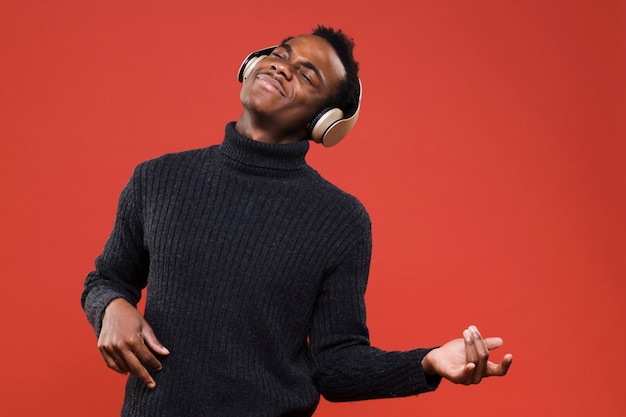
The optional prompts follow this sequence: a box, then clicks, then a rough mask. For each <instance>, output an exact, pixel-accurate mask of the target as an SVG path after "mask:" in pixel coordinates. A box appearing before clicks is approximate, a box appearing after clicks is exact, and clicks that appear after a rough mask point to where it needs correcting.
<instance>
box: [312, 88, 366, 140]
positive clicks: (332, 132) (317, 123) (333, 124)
mask: <svg viewBox="0 0 626 417" xmlns="http://www.w3.org/2000/svg"><path fill="white" fill-rule="evenodd" d="M358 81H359V100H358V102H357V107H356V110H355V111H354V113H353V114H352V115H351V116H349V117H346V118H344V113H343V111H342V110H341V109H339V108H336V107H332V108H330V107H329V108H326V109H324V110H322V111H321V112H320V113H319V114H318V115H317V116H316V117H315V119H313V121H312V122H311V123H310V124H309V129H308V130H309V136H311V139H313V140H314V141H315V142H317V143H321V144H322V145H324V146H325V147H327V148H330V147H331V146H335V145H336V144H338V143H339V142H340V141H341V139H343V138H344V137H346V135H347V134H348V133H349V132H350V130H351V129H352V128H353V127H354V125H355V123H356V121H357V120H358V119H359V112H360V111H361V97H362V94H363V87H362V85H361V80H360V79H359V80H358Z"/></svg>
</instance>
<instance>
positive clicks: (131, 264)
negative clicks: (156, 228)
mask: <svg viewBox="0 0 626 417" xmlns="http://www.w3.org/2000/svg"><path fill="white" fill-rule="evenodd" d="M139 177H140V168H139V167H138V168H137V169H136V170H135V172H134V174H133V176H132V177H131V179H130V181H129V182H128V183H127V184H126V186H125V187H124V189H123V191H122V193H121V195H120V198H119V202H118V207H117V214H116V218H115V224H114V226H113V230H112V232H111V234H110V235H109V238H108V239H107V242H106V244H105V246H104V250H103V251H102V253H101V254H100V256H98V258H97V259H96V261H95V270H94V271H92V272H90V273H89V274H88V275H87V278H86V280H85V284H84V290H83V294H82V297H81V304H82V307H83V310H84V311H85V314H86V316H87V319H88V321H89V323H90V324H91V325H92V326H93V328H94V330H95V332H96V335H97V336H99V335H100V329H101V326H102V315H103V313H104V310H105V308H106V307H107V305H108V304H109V303H110V302H111V301H112V300H113V299H115V298H124V299H126V300H127V301H128V302H130V303H131V304H133V305H137V303H138V302H139V299H140V298H141V290H142V289H143V288H144V287H145V286H146V282H147V276H148V267H149V261H148V259H149V258H148V253H147V250H146V248H145V247H144V243H143V242H144V239H143V236H144V233H143V231H144V228H143V224H142V220H141V218H142V216H141V205H140V204H139V201H140V200H139V193H138V188H139V184H140V178H139Z"/></svg>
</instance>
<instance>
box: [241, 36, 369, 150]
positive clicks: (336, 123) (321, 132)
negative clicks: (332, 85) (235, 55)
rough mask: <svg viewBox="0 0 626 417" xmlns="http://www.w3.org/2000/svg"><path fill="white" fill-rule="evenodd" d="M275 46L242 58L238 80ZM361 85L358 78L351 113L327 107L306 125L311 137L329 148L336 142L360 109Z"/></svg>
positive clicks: (347, 130)
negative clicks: (357, 93) (355, 100)
mask: <svg viewBox="0 0 626 417" xmlns="http://www.w3.org/2000/svg"><path fill="white" fill-rule="evenodd" d="M275 48H276V46H272V47H270V48H264V49H260V50H258V51H254V52H252V53H251V54H250V55H248V56H247V57H246V59H244V60H243V62H242V64H241V66H240V67H239V73H238V77H237V78H238V80H239V82H240V83H242V82H244V81H245V79H246V78H248V76H249V75H250V73H251V72H252V70H253V69H254V67H255V66H256V65H257V64H258V63H259V62H260V61H262V60H263V59H264V58H265V57H267V56H268V55H270V54H271V53H272V51H273V50H274V49H275ZM361 95H362V86H361V80H360V79H359V101H358V103H357V106H356V110H355V111H354V113H353V114H352V115H349V116H347V117H345V115H344V114H343V110H341V109H340V108H338V107H328V108H325V109H324V110H322V111H321V112H320V113H319V114H318V115H317V116H315V118H314V119H313V121H312V122H311V123H309V125H308V126H307V132H308V133H309V136H311V139H313V140H314V141H315V142H317V143H321V144H322V145H324V146H325V147H327V148H329V147H331V146H335V145H336V144H338V143H339V142H340V141H341V139H343V138H344V137H345V136H346V135H347V134H348V132H350V130H351V129H352V127H353V126H354V125H355V123H356V121H357V119H358V118H359V110H360V109H361Z"/></svg>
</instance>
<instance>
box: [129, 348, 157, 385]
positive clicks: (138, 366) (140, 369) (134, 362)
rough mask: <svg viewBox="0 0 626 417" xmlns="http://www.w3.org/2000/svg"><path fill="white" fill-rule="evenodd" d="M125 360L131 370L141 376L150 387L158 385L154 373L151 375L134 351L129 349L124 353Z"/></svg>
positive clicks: (138, 376)
mask: <svg viewBox="0 0 626 417" xmlns="http://www.w3.org/2000/svg"><path fill="white" fill-rule="evenodd" d="M124 362H125V364H126V367H127V368H128V370H129V372H130V373H131V374H133V375H135V376H136V377H137V378H139V379H140V380H141V381H142V382H143V383H144V384H146V386H147V387H148V388H154V387H155V386H156V383H155V382H154V379H153V378H152V375H150V373H149V372H148V370H147V369H146V368H145V367H144V366H143V364H142V363H141V362H140V361H139V359H138V357H137V356H136V355H135V354H134V353H133V352H132V351H127V352H126V353H125V354H124Z"/></svg>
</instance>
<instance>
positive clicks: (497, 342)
mask: <svg viewBox="0 0 626 417" xmlns="http://www.w3.org/2000/svg"><path fill="white" fill-rule="evenodd" d="M484 341H485V345H487V349H489V350H493V349H497V348H499V347H500V346H502V345H503V344H504V342H503V341H502V339H501V338H499V337H487V338H485V339H484Z"/></svg>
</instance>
